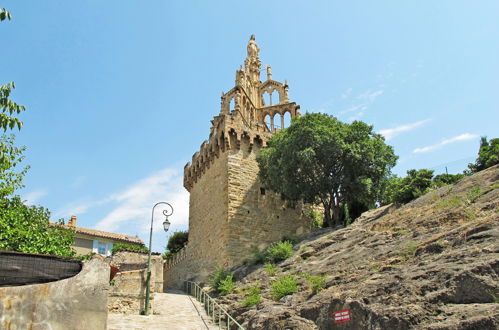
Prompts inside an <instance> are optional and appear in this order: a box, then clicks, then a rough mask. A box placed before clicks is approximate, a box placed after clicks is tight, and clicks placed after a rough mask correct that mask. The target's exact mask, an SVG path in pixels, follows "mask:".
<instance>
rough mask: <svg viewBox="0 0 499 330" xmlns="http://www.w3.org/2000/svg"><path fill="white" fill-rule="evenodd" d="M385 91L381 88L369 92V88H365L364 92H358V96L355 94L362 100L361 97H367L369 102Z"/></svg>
mask: <svg viewBox="0 0 499 330" xmlns="http://www.w3.org/2000/svg"><path fill="white" fill-rule="evenodd" d="M384 92H385V91H384V90H382V89H379V90H377V91H374V92H371V90H370V89H369V90H367V91H365V92H364V93H362V94H360V95H359V96H357V98H358V99H359V100H363V99H367V100H369V102H374V100H375V99H376V98H377V97H378V96H380V95H381V94H383V93H384Z"/></svg>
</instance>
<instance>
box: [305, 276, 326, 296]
mask: <svg viewBox="0 0 499 330" xmlns="http://www.w3.org/2000/svg"><path fill="white" fill-rule="evenodd" d="M303 277H304V278H306V279H307V281H308V284H309V287H310V289H311V290H312V292H313V293H314V294H316V293H317V292H319V291H321V290H322V289H324V287H325V285H326V277H325V276H324V275H321V276H314V275H307V274H303Z"/></svg>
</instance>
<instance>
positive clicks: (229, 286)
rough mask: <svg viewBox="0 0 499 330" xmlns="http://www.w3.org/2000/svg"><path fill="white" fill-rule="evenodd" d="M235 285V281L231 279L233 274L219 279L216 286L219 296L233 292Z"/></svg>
mask: <svg viewBox="0 0 499 330" xmlns="http://www.w3.org/2000/svg"><path fill="white" fill-rule="evenodd" d="M235 286H236V282H234V280H233V275H232V274H230V275H228V276H227V277H225V278H224V279H223V280H221V281H220V284H219V285H218V287H217V291H218V293H219V294H220V295H221V296H226V295H228V294H231V293H233V292H234V287H235Z"/></svg>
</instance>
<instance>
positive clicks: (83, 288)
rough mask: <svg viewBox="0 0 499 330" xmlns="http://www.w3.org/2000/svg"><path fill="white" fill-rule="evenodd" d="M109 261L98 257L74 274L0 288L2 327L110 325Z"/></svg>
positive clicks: (83, 328) (56, 328) (55, 329)
mask: <svg viewBox="0 0 499 330" xmlns="http://www.w3.org/2000/svg"><path fill="white" fill-rule="evenodd" d="M108 288H109V265H108V264H107V263H106V262H105V261H103V260H101V259H97V258H94V259H92V260H89V261H87V262H85V263H84V265H83V269H82V270H81V272H80V273H79V274H78V275H76V276H74V277H71V278H67V279H64V280H61V281H56V282H49V283H44V284H34V285H24V286H15V287H1V288H0V329H51V330H59V329H60V330H66V329H75V330H80V329H81V330H87V329H96V330H98V329H102V330H105V329H106V326H107V293H108Z"/></svg>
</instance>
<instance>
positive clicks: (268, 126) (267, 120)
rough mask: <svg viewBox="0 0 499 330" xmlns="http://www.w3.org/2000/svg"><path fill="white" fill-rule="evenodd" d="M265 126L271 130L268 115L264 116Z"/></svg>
mask: <svg viewBox="0 0 499 330" xmlns="http://www.w3.org/2000/svg"><path fill="white" fill-rule="evenodd" d="M265 125H267V128H268V129H269V131H271V130H272V127H270V116H269V115H266V116H265Z"/></svg>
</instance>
